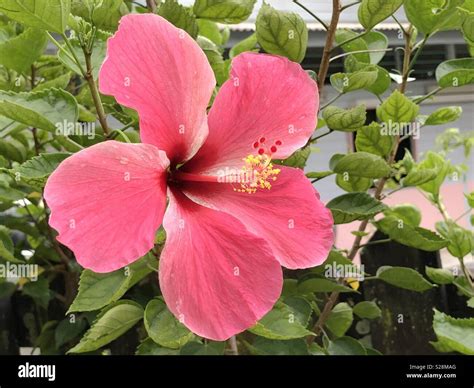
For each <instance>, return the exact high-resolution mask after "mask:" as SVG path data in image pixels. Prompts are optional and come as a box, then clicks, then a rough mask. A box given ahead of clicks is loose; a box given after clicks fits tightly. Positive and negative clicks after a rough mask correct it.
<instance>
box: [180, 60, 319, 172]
mask: <svg viewBox="0 0 474 388" xmlns="http://www.w3.org/2000/svg"><path fill="white" fill-rule="evenodd" d="M318 106H319V96H318V88H317V86H316V83H315V82H314V81H313V80H312V79H311V78H310V77H309V75H308V74H307V73H306V72H305V71H304V70H303V69H302V68H301V66H300V65H299V64H297V63H294V62H291V61H289V60H288V59H286V58H283V57H278V56H273V55H265V54H256V53H243V54H240V55H238V56H237V57H236V58H234V60H233V61H232V72H231V78H230V79H229V80H228V81H226V82H225V83H224V85H223V86H222V87H221V89H220V91H219V93H218V94H217V97H216V99H215V101H214V104H213V106H212V108H211V111H210V113H209V119H208V122H209V136H208V138H207V140H206V142H205V143H204V145H203V147H202V148H201V149H200V150H199V152H198V153H197V155H196V156H195V157H194V158H193V160H191V161H190V162H189V164H187V165H186V167H185V168H186V169H187V170H188V171H191V170H192V171H194V172H201V173H203V174H206V175H212V174H216V172H217V170H220V169H223V168H225V167H228V168H236V167H237V168H238V167H240V166H241V165H242V158H244V157H246V156H247V155H249V154H255V153H256V152H257V151H258V149H259V148H260V146H257V147H255V146H254V143H255V142H257V141H258V140H260V139H261V138H264V139H265V144H264V146H263V148H264V149H267V150H268V151H270V149H271V147H272V146H273V145H275V142H276V141H279V142H281V145H276V146H277V151H276V152H274V155H273V158H274V159H283V158H286V157H288V156H290V155H291V154H292V153H293V152H294V151H296V150H297V149H298V148H301V147H302V146H304V145H305V144H306V142H307V141H308V139H309V137H310V136H311V134H312V133H313V131H314V129H315V128H316V121H317V115H316V113H317V110H318Z"/></svg>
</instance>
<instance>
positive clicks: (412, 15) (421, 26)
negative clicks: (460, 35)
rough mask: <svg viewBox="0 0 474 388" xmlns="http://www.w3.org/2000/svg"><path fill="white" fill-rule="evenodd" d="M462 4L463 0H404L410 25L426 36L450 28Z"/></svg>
mask: <svg viewBox="0 0 474 388" xmlns="http://www.w3.org/2000/svg"><path fill="white" fill-rule="evenodd" d="M462 3H464V0H424V1H420V0H405V2H404V7H405V13H406V15H407V17H408V20H409V21H410V23H412V24H413V25H414V26H415V27H416V28H417V30H418V31H419V32H421V33H423V34H425V35H426V34H431V33H434V32H436V31H439V30H443V29H449V28H450V27H452V24H453V23H452V18H453V17H456V16H457V15H456V13H457V7H458V6H460V5H461V4H462ZM454 25H456V23H454ZM458 26H459V23H458ZM453 27H454V26H453Z"/></svg>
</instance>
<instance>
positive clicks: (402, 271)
mask: <svg viewBox="0 0 474 388" xmlns="http://www.w3.org/2000/svg"><path fill="white" fill-rule="evenodd" d="M377 279H380V280H383V281H384V282H385V283H388V284H391V285H392V286H396V287H399V288H404V289H406V290H410V291H416V292H424V291H427V290H430V289H431V288H433V287H434V285H433V284H431V283H430V282H429V281H428V280H426V279H425V278H424V277H423V276H421V275H420V273H419V272H417V271H415V270H414V269H412V268H407V267H390V266H383V267H380V268H379V269H378V271H377Z"/></svg>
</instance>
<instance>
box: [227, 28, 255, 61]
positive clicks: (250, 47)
mask: <svg viewBox="0 0 474 388" xmlns="http://www.w3.org/2000/svg"><path fill="white" fill-rule="evenodd" d="M245 51H253V52H258V47H257V34H256V33H253V34H251V35H249V36H248V37H247V38H245V39H244V40H241V41H240V42H239V43H237V44H236V45H235V46H234V47H232V48H231V49H230V51H229V58H230V59H232V58H234V57H236V56H237V55H239V54H240V53H243V52H245Z"/></svg>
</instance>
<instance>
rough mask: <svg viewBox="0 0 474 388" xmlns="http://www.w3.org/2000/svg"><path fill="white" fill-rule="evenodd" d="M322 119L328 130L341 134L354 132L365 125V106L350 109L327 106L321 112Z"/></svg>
mask: <svg viewBox="0 0 474 388" xmlns="http://www.w3.org/2000/svg"><path fill="white" fill-rule="evenodd" d="M323 119H324V120H325V121H326V125H327V127H328V128H329V129H332V130H334V131H342V132H354V131H357V130H358V129H359V128H361V127H362V126H363V125H364V124H365V120H366V112H365V105H363V104H362V105H358V106H356V107H354V108H351V109H342V108H339V107H337V106H328V107H327V108H326V109H324V110H323Z"/></svg>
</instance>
